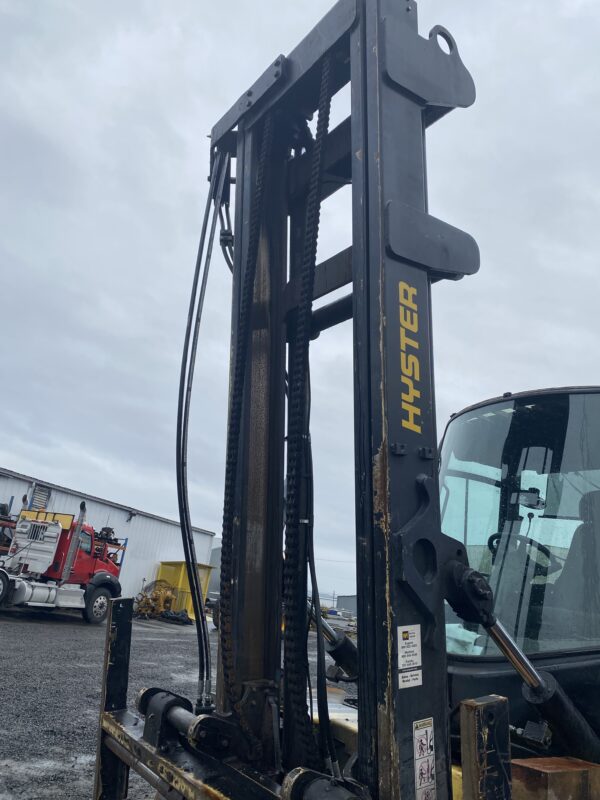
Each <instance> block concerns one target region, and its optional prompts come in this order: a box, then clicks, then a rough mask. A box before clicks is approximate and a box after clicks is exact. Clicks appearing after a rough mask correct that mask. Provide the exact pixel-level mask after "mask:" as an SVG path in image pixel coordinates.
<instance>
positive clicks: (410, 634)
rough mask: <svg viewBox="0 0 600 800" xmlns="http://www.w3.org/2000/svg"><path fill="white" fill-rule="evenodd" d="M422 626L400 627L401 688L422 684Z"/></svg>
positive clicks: (399, 678) (399, 661) (399, 667)
mask: <svg viewBox="0 0 600 800" xmlns="http://www.w3.org/2000/svg"><path fill="white" fill-rule="evenodd" d="M422 663H423V662H422V657H421V626H420V625H401V626H399V627H398V685H399V687H400V688H401V689H406V688H408V687H409V686H422V684H423V670H422Z"/></svg>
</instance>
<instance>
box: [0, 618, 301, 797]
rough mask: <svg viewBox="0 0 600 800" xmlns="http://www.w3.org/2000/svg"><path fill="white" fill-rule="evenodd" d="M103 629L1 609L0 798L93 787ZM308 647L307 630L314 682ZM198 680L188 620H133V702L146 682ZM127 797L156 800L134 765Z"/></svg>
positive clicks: (167, 684)
mask: <svg viewBox="0 0 600 800" xmlns="http://www.w3.org/2000/svg"><path fill="white" fill-rule="evenodd" d="M209 627H210V628H211V629H212V625H209ZM105 632H106V625H100V626H97V625H88V624H86V623H85V622H83V620H82V619H81V617H80V616H78V615H75V614H71V613H62V612H40V611H37V612H35V611H30V610H16V609H13V610H10V611H6V610H3V611H0V670H1V674H2V676H3V681H2V689H1V690H0V703H1V705H0V708H1V710H2V714H1V716H0V800H54V799H55V798H60V800H84V799H87V798H91V797H92V787H93V776H94V760H95V750H96V735H97V724H98V714H99V709H100V683H101V674H102V660H103V651H104V637H105ZM211 639H212V646H213V665H214V664H215V655H216V650H217V647H216V642H217V633H216V631H212V633H211ZM315 650H316V648H315V637H314V634H312V633H311V636H310V643H309V661H310V665H311V672H312V673H313V687H314V686H315V677H314V672H315V665H316V653H315ZM213 672H214V670H213ZM196 681H197V656H196V642H195V631H194V628H193V626H188V627H180V626H178V625H170V624H168V623H165V622H158V621H141V620H135V621H134V625H133V635H132V645H131V668H130V677H129V705H130V706H132V705H133V702H134V699H135V696H136V695H137V693H138V692H139V690H140V689H142V688H145V687H149V686H160V687H162V688H165V689H169V690H171V691H173V692H176V693H177V694H182V695H184V696H187V697H190V698H193V696H194V691H195V688H196ZM129 798H130V800H154V792H153V791H152V790H150V789H149V788H148V785H147V784H145V783H143V782H142V781H141V780H140V779H139V778H138V777H137V775H135V774H134V773H133V772H132V773H131V779H130V793H129Z"/></svg>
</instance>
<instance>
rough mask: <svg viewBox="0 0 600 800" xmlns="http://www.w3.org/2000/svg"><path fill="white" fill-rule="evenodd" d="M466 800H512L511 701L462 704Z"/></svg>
mask: <svg viewBox="0 0 600 800" xmlns="http://www.w3.org/2000/svg"><path fill="white" fill-rule="evenodd" d="M460 740H461V755H462V779H463V800H510V797H511V767H510V732H509V728H508V700H507V699H506V698H505V697H500V696H499V695H487V696H486V697H479V698H477V699H475V700H465V701H463V702H462V703H461V704H460Z"/></svg>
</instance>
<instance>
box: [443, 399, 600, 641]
mask: <svg viewBox="0 0 600 800" xmlns="http://www.w3.org/2000/svg"><path fill="white" fill-rule="evenodd" d="M440 503H441V512H442V530H443V532H444V533H446V534H448V535H449V536H453V537H454V538H456V539H459V540H461V541H463V542H464V544H465V546H466V548H467V552H468V555H469V562H470V565H471V566H472V567H474V568H475V569H477V570H479V571H480V572H482V573H483V574H484V575H486V576H487V577H488V579H489V581H490V583H491V585H492V588H493V589H494V595H495V598H496V600H495V611H496V615H497V616H498V618H499V619H500V621H501V622H502V623H503V624H504V626H505V627H506V628H507V630H508V631H509V632H510V633H511V634H512V635H513V637H514V638H515V639H516V641H517V643H518V644H519V645H520V646H521V647H522V649H523V650H524V651H525V652H526V653H530V654H531V653H541V652H550V651H561V650H562V651H564V650H568V651H573V650H579V649H585V648H590V647H600V588H599V586H598V568H599V566H600V561H599V559H600V546H599V545H598V534H599V532H600V394H595V393H588V394H584V393H573V394H568V393H561V394H554V395H533V396H529V397H527V398H517V399H515V400H507V401H503V402H499V403H493V404H490V405H488V406H482V407H480V408H477V409H474V410H473V411H470V412H466V413H464V414H461V415H459V416H458V417H456V419H455V420H453V421H452V422H451V423H450V425H449V426H448V429H447V432H446V436H445V438H444V442H443V446H442V453H441V471H440ZM446 634H447V646H448V652H450V653H457V654H463V655H464V654H467V655H492V654H495V653H496V652H497V650H496V649H495V645H494V644H493V642H492V641H490V640H489V638H488V636H487V635H486V634H485V631H484V630H483V628H478V627H477V626H474V625H467V624H463V623H462V622H460V620H458V618H457V617H456V616H455V615H454V614H453V612H452V611H451V609H450V608H448V609H447V625H446Z"/></svg>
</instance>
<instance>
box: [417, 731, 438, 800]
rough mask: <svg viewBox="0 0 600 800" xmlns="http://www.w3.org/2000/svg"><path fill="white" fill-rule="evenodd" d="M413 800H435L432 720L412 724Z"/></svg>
mask: <svg viewBox="0 0 600 800" xmlns="http://www.w3.org/2000/svg"><path fill="white" fill-rule="evenodd" d="M413 746H414V750H415V800H435V798H436V789H435V742H434V739H433V718H432V717H429V718H428V719H421V720H418V721H417V722H413Z"/></svg>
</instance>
